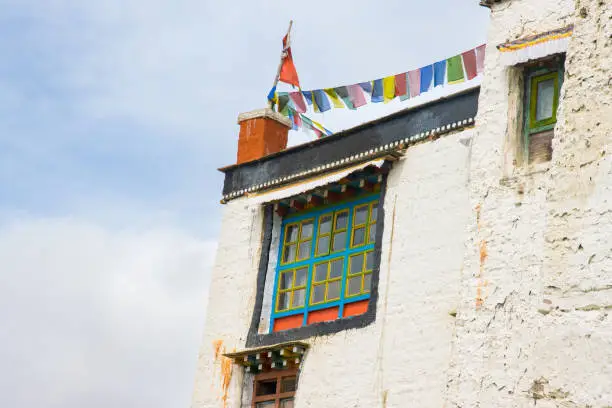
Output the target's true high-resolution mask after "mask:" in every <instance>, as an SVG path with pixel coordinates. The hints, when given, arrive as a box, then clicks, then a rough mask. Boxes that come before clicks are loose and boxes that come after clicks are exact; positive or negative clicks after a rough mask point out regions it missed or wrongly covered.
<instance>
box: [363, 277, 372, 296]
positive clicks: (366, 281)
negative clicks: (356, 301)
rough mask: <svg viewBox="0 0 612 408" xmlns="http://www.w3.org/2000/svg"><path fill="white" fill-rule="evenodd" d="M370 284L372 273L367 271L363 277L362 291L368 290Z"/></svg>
mask: <svg viewBox="0 0 612 408" xmlns="http://www.w3.org/2000/svg"><path fill="white" fill-rule="evenodd" d="M370 286H372V274H371V273H368V274H367V275H365V276H364V277H363V291H364V292H369V291H370Z"/></svg>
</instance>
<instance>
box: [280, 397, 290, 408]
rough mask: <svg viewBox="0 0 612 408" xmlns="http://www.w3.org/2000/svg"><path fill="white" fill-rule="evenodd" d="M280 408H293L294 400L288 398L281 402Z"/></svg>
mask: <svg viewBox="0 0 612 408" xmlns="http://www.w3.org/2000/svg"><path fill="white" fill-rule="evenodd" d="M280 408H293V398H286V399H284V400H282V401H281V403H280Z"/></svg>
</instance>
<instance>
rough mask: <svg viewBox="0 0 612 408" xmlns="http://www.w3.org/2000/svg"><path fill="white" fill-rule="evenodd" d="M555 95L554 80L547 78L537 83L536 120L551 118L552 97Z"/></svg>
mask: <svg viewBox="0 0 612 408" xmlns="http://www.w3.org/2000/svg"><path fill="white" fill-rule="evenodd" d="M554 96H555V80H554V79H552V78H551V79H547V80H546V81H541V82H539V83H538V94H537V102H536V121H540V120H543V119H548V118H552V116H553V99H554Z"/></svg>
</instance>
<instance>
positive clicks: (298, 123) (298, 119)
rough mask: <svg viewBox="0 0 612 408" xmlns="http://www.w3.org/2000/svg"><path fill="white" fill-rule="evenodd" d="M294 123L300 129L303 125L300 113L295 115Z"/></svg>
mask: <svg viewBox="0 0 612 408" xmlns="http://www.w3.org/2000/svg"><path fill="white" fill-rule="evenodd" d="M293 124H294V125H295V127H296V128H298V129H299V128H301V127H302V116H301V115H300V114H299V113H296V114H295V115H293Z"/></svg>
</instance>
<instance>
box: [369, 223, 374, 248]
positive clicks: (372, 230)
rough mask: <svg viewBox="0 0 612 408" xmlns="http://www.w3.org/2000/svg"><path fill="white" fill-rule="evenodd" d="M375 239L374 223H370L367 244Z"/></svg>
mask: <svg viewBox="0 0 612 408" xmlns="http://www.w3.org/2000/svg"><path fill="white" fill-rule="evenodd" d="M375 239H376V224H372V225H370V234H369V236H368V244H371V243H372V242H374V241H375Z"/></svg>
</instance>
